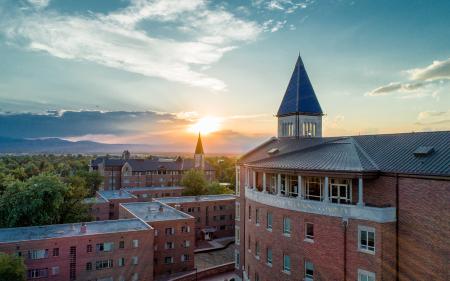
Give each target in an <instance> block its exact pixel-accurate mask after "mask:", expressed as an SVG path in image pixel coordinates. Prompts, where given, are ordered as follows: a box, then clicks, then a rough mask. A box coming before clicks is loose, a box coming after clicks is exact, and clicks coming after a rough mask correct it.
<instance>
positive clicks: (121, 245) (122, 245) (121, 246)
mask: <svg viewBox="0 0 450 281" xmlns="http://www.w3.org/2000/svg"><path fill="white" fill-rule="evenodd" d="M119 248H120V249H123V248H125V241H120V242H119Z"/></svg>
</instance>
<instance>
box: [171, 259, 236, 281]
mask: <svg viewBox="0 0 450 281" xmlns="http://www.w3.org/2000/svg"><path fill="white" fill-rule="evenodd" d="M233 270H234V263H233V262H231V263H226V264H222V265H218V266H214V267H210V268H207V269H204V270H199V271H197V272H195V271H194V272H191V273H189V274H186V275H183V276H180V277H175V278H172V279H170V281H197V280H201V279H203V278H211V277H214V276H215V275H219V274H222V273H225V272H230V271H233Z"/></svg>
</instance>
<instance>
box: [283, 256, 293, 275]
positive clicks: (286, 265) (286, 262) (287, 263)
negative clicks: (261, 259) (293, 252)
mask: <svg viewBox="0 0 450 281" xmlns="http://www.w3.org/2000/svg"><path fill="white" fill-rule="evenodd" d="M283 271H284V272H291V257H290V256H288V255H286V254H284V255H283Z"/></svg>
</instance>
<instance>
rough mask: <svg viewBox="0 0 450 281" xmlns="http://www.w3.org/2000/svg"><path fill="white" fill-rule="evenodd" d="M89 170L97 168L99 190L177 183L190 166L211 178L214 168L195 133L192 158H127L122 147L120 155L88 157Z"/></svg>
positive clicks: (175, 184)
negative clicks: (195, 143)
mask: <svg viewBox="0 0 450 281" xmlns="http://www.w3.org/2000/svg"><path fill="white" fill-rule="evenodd" d="M90 169H91V171H98V173H100V175H102V176H103V183H102V186H101V187H100V188H101V189H102V190H118V189H121V188H129V187H130V188H134V187H155V186H162V187H164V186H180V184H181V179H182V177H183V175H184V173H185V172H187V171H189V170H192V169H200V170H203V171H204V173H205V176H206V178H207V180H209V181H213V180H215V170H214V168H213V167H212V166H211V165H209V164H208V163H206V161H205V153H204V150H203V144H202V140H201V137H200V134H199V136H198V141H197V145H196V148H195V153H194V159H184V158H182V157H176V158H161V157H151V158H149V159H139V158H130V153H129V152H128V151H125V152H124V153H123V155H122V157H121V158H110V157H98V158H96V159H94V160H92V161H91V165H90Z"/></svg>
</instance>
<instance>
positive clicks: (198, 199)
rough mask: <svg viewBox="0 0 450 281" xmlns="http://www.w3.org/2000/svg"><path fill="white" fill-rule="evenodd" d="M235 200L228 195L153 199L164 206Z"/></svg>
mask: <svg viewBox="0 0 450 281" xmlns="http://www.w3.org/2000/svg"><path fill="white" fill-rule="evenodd" d="M235 199H236V197H235V196H234V195H230V194H220V195H201V196H180V197H164V198H155V200H156V201H159V202H162V203H166V204H173V203H190V202H210V201H222V200H235Z"/></svg>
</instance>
